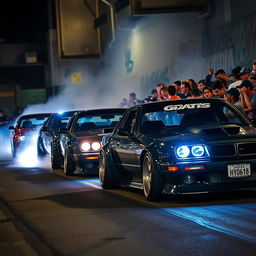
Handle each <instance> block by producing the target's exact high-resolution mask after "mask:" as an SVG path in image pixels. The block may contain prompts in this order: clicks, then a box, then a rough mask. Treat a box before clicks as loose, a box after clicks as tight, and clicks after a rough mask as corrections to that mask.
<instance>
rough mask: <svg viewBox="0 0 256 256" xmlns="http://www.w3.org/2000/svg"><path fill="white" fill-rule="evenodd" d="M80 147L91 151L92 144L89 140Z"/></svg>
mask: <svg viewBox="0 0 256 256" xmlns="http://www.w3.org/2000/svg"><path fill="white" fill-rule="evenodd" d="M80 147H81V150H82V151H89V150H90V148H91V145H90V143H89V142H83V143H82V144H81V146H80Z"/></svg>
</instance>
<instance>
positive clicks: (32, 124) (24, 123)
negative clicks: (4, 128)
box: [9, 113, 51, 157]
mask: <svg viewBox="0 0 256 256" xmlns="http://www.w3.org/2000/svg"><path fill="white" fill-rule="evenodd" d="M50 115H51V114H50V113H44V114H31V115H23V116H21V117H20V118H19V119H18V121H17V122H16V124H15V126H10V127H9V129H10V130H11V131H12V132H11V149H12V155H13V157H15V156H16V153H17V150H19V149H23V147H25V146H27V145H31V144H32V143H34V142H35V143H36V142H37V137H38V132H39V129H40V128H41V127H42V125H43V124H44V123H45V122H46V121H47V120H48V118H49V117H50Z"/></svg>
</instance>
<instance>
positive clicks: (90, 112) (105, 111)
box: [79, 108, 127, 114]
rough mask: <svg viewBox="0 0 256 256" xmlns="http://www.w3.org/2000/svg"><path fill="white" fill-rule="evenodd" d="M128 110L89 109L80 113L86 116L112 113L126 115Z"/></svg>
mask: <svg viewBox="0 0 256 256" xmlns="http://www.w3.org/2000/svg"><path fill="white" fill-rule="evenodd" d="M126 110H127V109H126V108H101V109H89V110H83V111H80V112H79V114H80V113H86V114H105V113H106V114H108V113H111V112H120V113H124V112H125V111H126Z"/></svg>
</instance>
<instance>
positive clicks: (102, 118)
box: [74, 113, 123, 132]
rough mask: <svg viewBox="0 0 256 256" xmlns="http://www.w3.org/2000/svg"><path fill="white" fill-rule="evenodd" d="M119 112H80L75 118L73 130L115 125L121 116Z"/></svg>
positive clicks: (78, 130) (87, 129) (88, 129)
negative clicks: (91, 113)
mask: <svg viewBox="0 0 256 256" xmlns="http://www.w3.org/2000/svg"><path fill="white" fill-rule="evenodd" d="M122 116H123V114H121V113H107V114H105V113H104V114H93V115H90V114H84V113H82V114H81V115H80V116H79V117H78V118H77V120H76V122H75V125H74V131H75V132H80V131H90V130H95V129H101V128H108V127H113V128H114V127H115V126H116V125H117V124H118V122H119V120H120V119H121V118H122Z"/></svg>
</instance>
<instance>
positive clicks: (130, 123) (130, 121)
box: [119, 109, 138, 134]
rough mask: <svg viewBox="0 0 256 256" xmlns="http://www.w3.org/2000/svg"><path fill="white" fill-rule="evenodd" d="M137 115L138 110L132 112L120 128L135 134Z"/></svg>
mask: <svg viewBox="0 0 256 256" xmlns="http://www.w3.org/2000/svg"><path fill="white" fill-rule="evenodd" d="M137 113H138V111H137V109H136V110H132V111H130V112H129V113H128V116H127V118H126V120H125V121H124V123H123V124H122V125H121V126H120V127H119V128H124V129H125V130H128V131H129V133H130V134H132V133H134V130H135V124H136V118H137Z"/></svg>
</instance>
